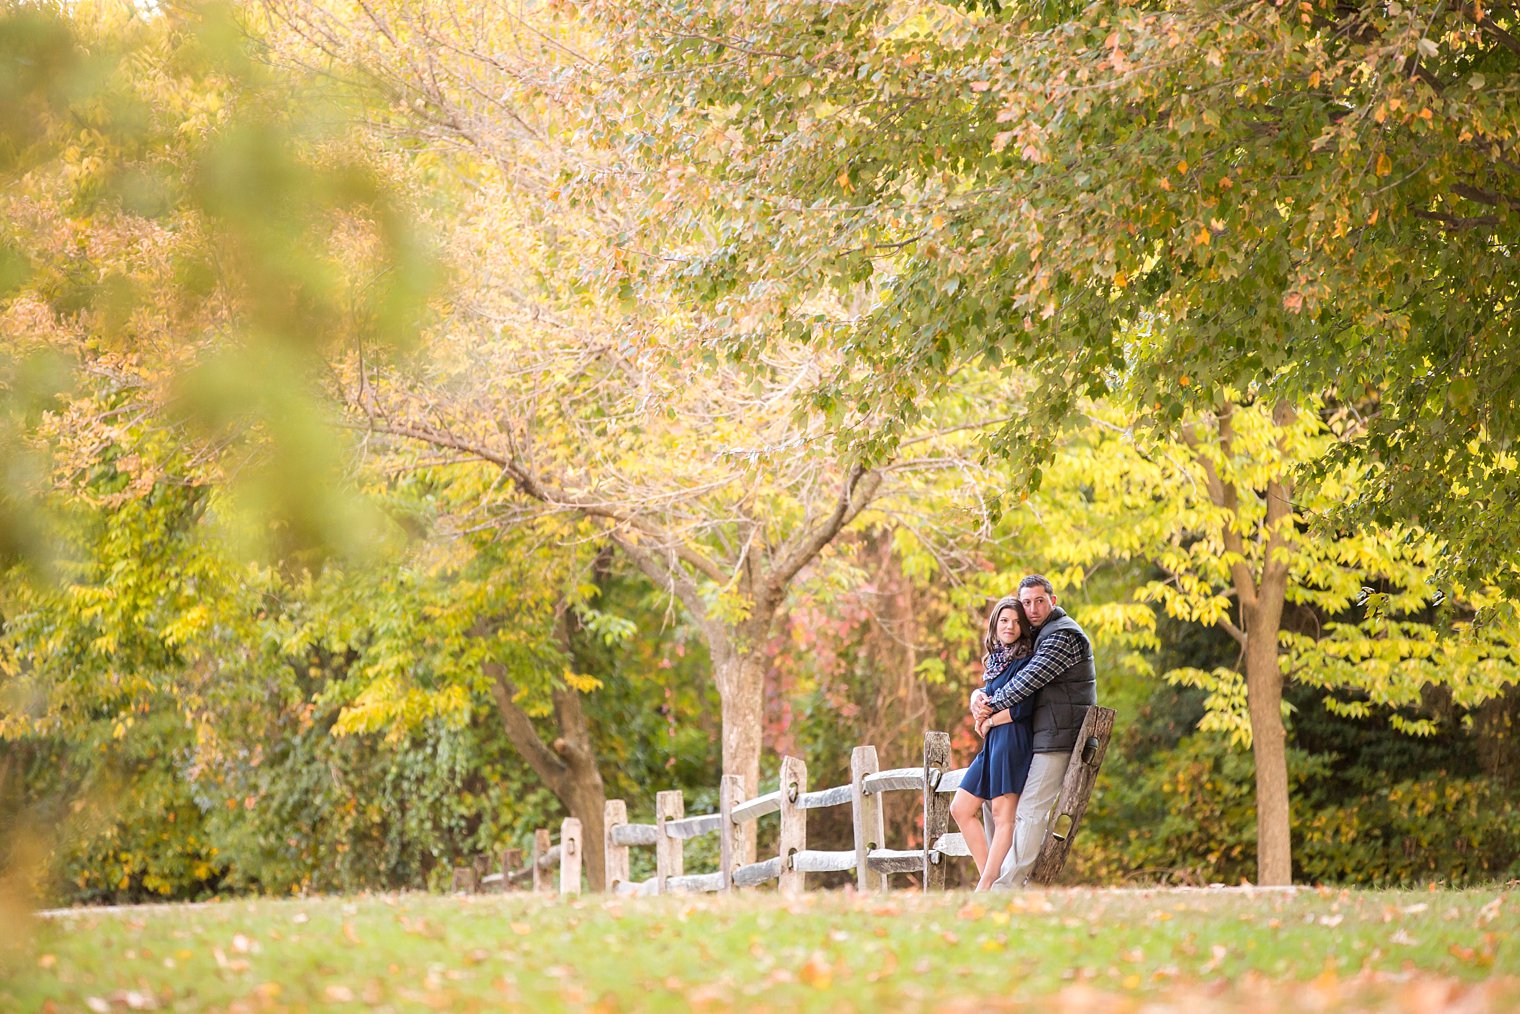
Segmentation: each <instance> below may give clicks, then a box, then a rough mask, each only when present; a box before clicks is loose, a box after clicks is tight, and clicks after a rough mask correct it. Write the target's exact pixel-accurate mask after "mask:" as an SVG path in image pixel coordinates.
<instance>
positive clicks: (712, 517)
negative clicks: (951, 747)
mask: <svg viewBox="0 0 1520 1014" xmlns="http://www.w3.org/2000/svg"><path fill="white" fill-rule="evenodd" d="M270 6H271V8H272V9H274V10H276V11H277V12H278V13H279V14H280V16H281V18H282V19H283V23H284V24H285V25H287V26H288V27H289V28H291V29H292V30H293V32H294V33H295V34H296V36H297V39H296V41H294V42H291V41H289V40H287V42H286V44H285V48H284V49H282V52H285V53H286V54H287V57H286V58H287V59H293V60H298V61H308V62H319V61H323V62H322V63H321V65H323V66H336V67H340V68H342V70H343V72H344V73H350V74H354V75H356V76H361V77H362V78H363V79H365V80H367V81H370V82H374V83H376V84H377V85H378V86H379V87H380V88H381V89H382V90H383V94H384V95H385V96H386V97H387V98H388V99H389V100H390V106H389V111H388V112H387V113H386V114H383V115H384V116H385V119H386V123H387V125H388V126H390V127H391V128H393V129H396V130H400V131H404V132H406V133H407V134H409V135H412V136H416V137H418V138H419V139H422V138H425V139H428V140H429V141H432V142H437V143H442V144H447V145H449V146H451V147H453V148H456V149H458V152H459V153H458V155H457V157H455V158H453V159H449V160H443V159H440V158H437V157H436V156H435V158H434V159H433V160H430V162H429V163H428V164H429V167H430V168H431V169H433V170H435V171H444V170H447V171H450V172H452V173H453V174H455V176H456V177H457V179H458V181H459V183H460V184H461V185H460V186H459V187H458V188H457V189H454V190H451V196H453V197H454V199H456V200H458V201H459V205H458V209H457V212H456V216H457V217H456V219H455V221H456V223H457V224H456V225H455V227H454V228H453V231H452V233H451V235H450V250H451V253H452V255H453V258H454V260H453V267H454V269H455V272H456V278H458V279H460V280H461V285H460V286H459V288H458V289H456V294H455V299H454V301H453V303H452V305H451V306H450V307H449V308H448V310H447V312H446V313H445V314H444V318H445V319H444V322H443V324H442V325H441V326H440V327H438V328H437V329H436V331H435V333H434V334H433V335H432V336H431V337H430V339H429V342H428V347H427V352H428V354H429V358H428V359H427V360H426V362H425V363H423V364H422V365H421V367H420V368H419V369H418V370H415V371H413V372H411V373H406V372H401V371H397V372H389V371H377V370H375V369H372V368H369V367H368V365H367V364H365V368H364V369H360V368H359V364H356V363H349V364H346V366H345V369H344V371H343V376H344V378H345V380H346V386H345V391H346V399H347V401H348V403H349V404H350V405H351V406H352V407H353V408H354V409H355V411H356V414H357V413H362V419H363V422H362V423H361V425H364V426H366V427H368V429H369V430H370V431H371V432H374V433H377V434H385V435H390V436H394V437H400V438H404V439H407V440H411V441H417V442H421V443H423V444H427V445H430V446H432V447H434V448H436V449H438V450H440V451H444V452H447V453H453V454H459V455H463V456H466V457H468V458H471V459H473V460H476V461H479V462H482V463H486V464H489V465H491V466H494V467H495V468H496V469H497V470H498V474H499V478H500V482H499V484H498V486H497V487H496V488H493V489H491V490H488V491H487V495H486V496H484V497H483V498H482V500H481V503H480V505H479V511H480V513H481V515H482V516H483V518H486V519H494V520H496V521H497V522H498V523H503V524H505V523H509V522H514V521H516V520H518V519H520V518H522V517H523V516H524V511H523V505H524V502H525V501H527V502H535V503H536V504H537V505H539V506H538V509H539V510H540V511H547V512H551V513H568V514H571V515H574V516H577V517H580V518H582V519H585V520H587V521H588V522H590V523H592V524H593V525H595V526H596V527H597V529H598V530H599V531H600V533H601V534H602V536H603V537H604V538H606V539H607V540H608V541H610V542H611V543H612V544H613V545H615V546H616V547H617V549H618V551H619V552H620V553H622V554H623V555H624V556H626V558H627V559H628V560H630V561H631V562H632V564H633V565H634V566H636V567H637V568H638V569H639V570H640V571H642V572H643V573H644V574H645V575H646V576H647V577H648V579H649V580H651V581H652V582H654V583H655V584H656V585H657V586H658V587H660V588H662V589H664V590H665V591H666V592H667V593H668V594H669V595H670V596H671V597H672V599H673V600H675V601H678V602H679V603H680V605H681V607H682V608H683V609H684V610H685V611H686V612H687V613H688V615H690V617H691V618H692V620H693V622H694V624H695V625H696V627H697V628H698V629H699V630H701V632H702V636H703V639H704V641H705V642H706V645H707V648H708V653H709V656H710V659H711V662H712V665H713V679H714V681H715V683H716V686H717V688H718V691H719V697H720V700H721V707H722V712H723V716H722V717H723V742H724V748H723V766H724V770H725V771H730V772H734V773H737V774H739V775H741V776H742V777H743V778H744V781H745V784H746V786H747V788H748V790H749V791H754V790H755V789H756V787H757V784H758V777H759V763H760V754H761V746H762V744H761V739H760V730H761V701H762V689H763V686H764V668H765V661H764V658H763V654H762V653H761V652H760V650H759V649H760V647H761V646H762V645H763V644H764V643H765V641H766V640H767V639H768V638H769V636H770V635H771V633H772V632H773V631H774V629H775V624H776V620H777V617H778V615H779V611H780V609H781V608H782V606H783V604H784V603H785V601H786V598H787V595H788V593H789V591H790V589H791V588H792V587H793V585H794V584H795V583H796V582H797V580H798V579H799V576H800V575H801V574H802V573H803V572H804V570H805V568H806V567H807V566H808V565H809V564H810V563H812V562H813V561H814V560H816V559H818V558H819V557H820V555H821V554H823V553H824V552H825V551H826V550H827V547H828V546H829V545H830V544H831V543H832V541H833V540H834V539H835V538H836V537H838V535H839V534H840V533H841V532H843V531H845V530H846V529H847V528H848V527H849V526H850V525H852V524H854V523H856V522H857V521H858V520H859V519H860V518H861V517H862V516H863V514H864V512H866V511H867V510H868V509H880V508H881V507H882V506H883V505H884V504H887V503H889V502H891V499H890V498H891V497H892V495H894V494H899V495H900V494H903V493H905V492H906V491H908V490H912V489H916V488H921V486H922V483H921V481H920V480H919V479H918V476H919V475H921V474H923V473H927V472H930V471H933V470H946V469H949V468H953V467H958V466H959V465H960V464H961V463H962V461H963V460H964V459H965V457H966V453H965V451H966V447H967V445H968V443H969V438H968V437H967V435H966V434H967V433H968V432H969V431H971V430H973V429H975V428H976V427H978V426H981V425H985V423H986V420H987V419H988V418H992V417H997V416H1001V415H1002V414H1003V408H1002V407H1001V406H1000V405H996V404H991V405H990V410H989V411H988V412H986V413H984V414H980V415H979V414H978V412H977V409H979V408H983V407H987V406H985V405H984V406H976V405H974V403H972V404H970V405H959V406H957V407H955V408H954V409H952V410H951V411H950V412H949V413H947V415H946V416H943V417H941V418H938V419H936V424H939V425H943V426H945V427H946V428H948V429H950V430H952V431H955V432H956V433H958V434H960V435H959V436H955V437H954V438H953V439H952V438H951V437H949V436H947V437H946V438H945V439H940V438H937V437H936V436H935V435H934V433H933V432H932V431H928V430H926V428H924V427H919V428H915V429H914V430H913V431H912V432H911V433H902V432H899V438H900V439H901V441H902V442H903V443H904V445H905V446H909V445H911V446H912V448H913V449H912V452H911V454H910V453H903V454H901V455H898V456H894V457H892V458H879V459H873V458H868V457H865V456H863V455H862V454H860V453H859V452H858V451H857V450H856V449H854V448H852V447H850V446H848V445H847V444H845V443H843V442H841V441H837V440H835V439H834V438H833V437H832V436H831V434H830V433H829V432H828V431H827V429H826V427H825V418H824V414H823V413H822V412H821V411H820V410H819V409H818V407H817V406H816V405H815V404H814V403H813V402H812V400H811V388H812V387H813V384H814V380H815V379H816V377H817V376H818V373H819V368H820V367H819V360H818V357H817V356H816V355H815V354H814V353H813V352H812V351H811V350H808V349H805V348H802V347H798V346H796V345H795V344H789V343H788V342H787V341H786V340H785V336H784V335H782V334H781V333H780V332H778V331H777V330H776V328H775V327H774V325H773V322H772V321H771V320H770V319H769V318H768V317H767V316H766V315H765V314H763V313H746V314H744V315H742V316H736V317H727V316H724V315H722V314H715V313H710V312H706V311H705V310H702V309H700V308H694V307H691V306H688V305H685V304H683V303H681V302H679V301H678V300H676V299H674V298H673V297H672V296H671V294H670V292H669V290H668V288H665V287H662V285H663V283H660V284H652V283H653V281H654V280H652V279H647V278H639V277H637V276H635V275H634V274H632V273H631V272H630V271H629V269H628V267H627V266H626V264H625V262H626V261H628V254H627V252H626V251H625V250H623V248H622V240H621V239H620V237H621V236H624V235H625V234H626V232H627V222H626V219H625V217H624V215H623V210H622V207H621V206H620V205H617V204H609V203H605V202H600V201H586V202H582V203H575V204H567V203H566V202H564V201H563V200H561V199H560V196H561V195H560V190H561V188H562V185H563V181H562V180H561V178H560V177H561V175H562V173H564V172H569V171H570V167H573V166H577V165H585V164H586V160H587V159H588V158H592V159H594V158H595V157H596V156H597V152H596V151H595V149H594V146H592V145H590V143H589V140H588V139H585V138H583V137H581V136H580V135H579V134H577V133H576V131H577V130H578V129H580V128H581V127H582V126H583V125H584V124H585V122H586V121H585V120H583V119H579V118H577V117H578V116H579V113H578V112H577V111H576V110H573V109H566V108H564V107H562V106H560V105H558V104H557V103H556V99H555V96H554V94H553V89H552V83H553V80H554V79H555V76H556V75H557V74H560V73H561V72H563V71H564V70H565V69H567V68H569V67H574V66H582V65H584V63H585V60H586V59H587V58H586V57H583V56H581V55H579V54H578V53H577V52H575V51H574V46H575V45H578V44H579V43H580V42H582V41H586V42H588V43H590V44H591V45H593V47H594V44H595V40H594V39H585V40H583V39H582V38H581V37H580V36H579V35H577V31H576V27H575V25H574V24H573V21H569V20H564V19H561V18H560V16H559V15H558V14H557V13H555V12H553V11H549V10H545V11H539V12H534V13H532V14H531V15H530V14H521V15H514V16H512V17H510V18H507V19H504V20H501V21H490V22H485V21H476V20H470V19H457V18H448V17H441V16H438V13H437V12H436V11H434V10H433V9H432V8H429V7H427V6H422V7H417V8H410V9H406V10H395V11H388V10H381V9H378V8H373V7H371V8H366V9H364V10H363V11H353V10H350V9H348V8H346V7H345V6H343V5H339V4H321V3H292V4H286V3H276V4H271V5H270ZM532 19H539V20H532ZM502 53H511V54H513V55H511V56H510V57H507V56H500V57H498V54H502ZM420 68H428V70H427V72H426V73H423V74H418V73H416V71H417V70H418V69H420ZM482 82H488V84H482ZM623 185H625V186H629V187H637V186H639V185H640V184H638V183H637V181H624V184H623ZM705 221H706V225H707V227H711V228H714V229H721V228H723V227H724V226H723V225H722V223H721V222H719V221H717V220H715V219H714V218H712V217H711V216H708V217H707V218H706V219H705ZM854 309H855V308H854V307H853V306H852V305H851V304H850V303H849V302H848V301H841V300H829V301H827V302H826V303H822V304H819V305H818V307H817V312H819V313H820V314H824V315H826V316H828V317H829V318H830V319H834V320H838V321H841V322H842V321H845V320H847V319H848V318H849V316H850V315H851V314H852V313H853V312H854ZM740 334H750V335H755V336H759V337H761V338H763V339H764V347H763V348H759V347H758V345H757V350H756V351H755V352H753V353H752V354H747V355H742V356H738V357H728V356H725V355H720V354H718V353H717V352H715V346H717V345H721V344H723V343H725V342H726V341H728V340H730V339H732V338H734V337H735V336H737V335H740ZM847 416H848V420H849V425H850V426H852V427H854V428H856V429H858V430H859V431H861V432H863V433H869V432H876V431H878V430H888V431H894V432H896V431H900V430H901V428H902V427H901V422H900V421H899V420H898V419H897V418H895V417H894V416H893V415H891V414H890V413H883V412H880V411H878V410H877V409H876V407H875V406H872V405H870V404H868V403H866V404H861V405H859V406H856V407H854V408H852V409H851V410H850V411H849V412H848V413H847ZM947 419H948V421H947ZM509 490H510V491H511V494H512V495H511V496H508V491H509Z"/></svg>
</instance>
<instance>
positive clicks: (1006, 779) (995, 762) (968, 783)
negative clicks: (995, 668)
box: [961, 655, 1034, 799]
mask: <svg viewBox="0 0 1520 1014" xmlns="http://www.w3.org/2000/svg"><path fill="white" fill-rule="evenodd" d="M1033 657H1034V656H1032V655H1026V656H1024V657H1023V658H1016V659H1014V660H1013V661H1012V662H1010V663H1008V664H1007V665H1006V666H1004V667H1003V671H1002V672H1000V673H998V674H997V675H996V676H995V677H993V679H992V680H991V681H990V682H989V683H987V685H986V686H984V687H983V688H982V689H983V691H985V692H986V694H987V696H988V697H991V696H992V695H993V694H995V693H997V692H998V691H999V690H1001V689H1003V687H1004V686H1005V685H1006V684H1007V683H1008V681H1009V680H1011V679H1013V677H1014V674H1015V673H1017V672H1019V670H1021V669H1023V668H1024V667H1025V666H1026V665H1028V664H1029V660H1030V659H1031V658H1033ZM1008 713H1009V714H1010V715H1011V716H1012V717H1013V721H1011V722H1009V723H1008V724H1006V725H995V726H993V727H992V728H990V729H988V730H987V738H986V739H985V740H984V741H983V742H982V749H981V751H980V752H979V753H978V754H977V755H976V759H975V760H973V761H972V762H971V766H970V767H969V768H967V769H966V774H965V776H964V777H962V778H961V788H963V789H965V790H966V791H967V792H969V793H971V794H972V795H973V796H976V797H977V798H978V799H995V798H997V797H998V796H1006V795H1009V794H1010V793H1020V792H1023V791H1024V782H1025V781H1026V780H1027V779H1028V778H1029V764H1030V762H1031V761H1032V760H1034V721H1033V719H1034V698H1032V697H1030V698H1026V699H1025V700H1022V701H1020V702H1019V703H1017V704H1015V705H1014V706H1013V707H1012V708H1009V709H1008Z"/></svg>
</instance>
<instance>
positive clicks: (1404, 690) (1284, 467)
mask: <svg viewBox="0 0 1520 1014" xmlns="http://www.w3.org/2000/svg"><path fill="white" fill-rule="evenodd" d="M1134 418H1135V416H1134V414H1133V413H1131V414H1128V415H1126V414H1125V413H1123V412H1122V411H1120V410H1118V409H1116V408H1112V407H1110V408H1107V409H1095V410H1093V422H1092V424H1091V425H1090V426H1089V428H1088V429H1087V430H1086V431H1085V434H1084V435H1083V437H1082V438H1081V439H1079V440H1077V441H1075V442H1074V443H1073V445H1072V446H1071V447H1070V448H1069V449H1067V450H1065V451H1063V453H1062V455H1061V456H1060V457H1059V458H1058V459H1057V460H1056V462H1055V463H1053V465H1052V469H1051V477H1050V480H1049V482H1048V484H1047V493H1046V494H1042V495H1041V496H1040V497H1038V498H1036V499H1035V500H1034V501H1032V502H1033V503H1034V504H1036V505H1037V509H1040V510H1043V511H1048V512H1050V513H1051V514H1053V515H1054V516H1057V517H1060V518H1061V519H1062V521H1063V523H1064V524H1065V525H1068V526H1069V528H1067V529H1066V531H1065V534H1064V537H1063V538H1060V539H1057V540H1056V541H1055V542H1054V543H1053V545H1052V547H1051V551H1052V553H1053V555H1054V558H1055V559H1056V560H1059V561H1062V562H1064V563H1065V564H1066V565H1068V566H1075V567H1076V568H1079V569H1077V570H1075V571H1073V572H1072V573H1071V575H1070V576H1071V577H1072V578H1073V579H1074V580H1075V581H1078V582H1079V581H1080V580H1081V576H1082V573H1083V571H1082V570H1081V569H1080V568H1087V567H1092V566H1093V565H1095V564H1097V563H1098V562H1100V561H1112V560H1119V561H1136V562H1148V563H1151V564H1153V565H1154V566H1155V567H1156V568H1158V569H1159V570H1160V572H1161V576H1160V577H1159V578H1156V579H1155V580H1151V581H1148V582H1146V583H1144V584H1142V585H1141V586H1140V587H1139V588H1138V589H1137V590H1136V591H1135V593H1134V596H1135V600H1136V601H1138V602H1141V603H1147V602H1148V603H1156V604H1158V605H1159V606H1160V607H1161V608H1162V609H1164V610H1165V612H1166V613H1167V615H1169V616H1172V617H1175V618H1177V619H1180V620H1183V621H1186V622H1190V623H1198V624H1202V625H1204V626H1211V627H1216V628H1218V629H1220V630H1222V631H1224V632H1226V633H1228V634H1229V636H1230V637H1231V638H1233V639H1234V640H1235V641H1236V643H1237V644H1238V645H1239V649H1240V655H1239V660H1238V661H1237V663H1236V664H1235V665H1233V666H1223V667H1218V668H1216V669H1214V670H1212V671H1208V672H1205V671H1201V670H1197V669H1176V670H1172V671H1170V672H1168V673H1166V674H1165V675H1166V677H1167V678H1168V679H1171V680H1174V681H1179V682H1185V683H1188V684H1191V685H1194V686H1200V687H1204V688H1205V689H1207V690H1208V692H1209V697H1208V701H1207V703H1208V712H1207V714H1206V715H1205V718H1204V721H1203V723H1202V724H1203V727H1204V728H1208V729H1214V730H1216V731H1221V732H1224V733H1227V734H1228V735H1229V736H1230V738H1231V739H1232V740H1233V741H1235V742H1238V743H1241V744H1248V745H1249V746H1250V747H1251V749H1252V752H1253V754H1254V757H1255V779H1256V814H1257V836H1258V843H1257V849H1258V852H1257V862H1258V882H1259V883H1262V884H1286V883H1289V882H1291V878H1292V848H1291V842H1290V832H1289V826H1290V822H1289V783H1288V773H1287V763H1286V749H1287V735H1286V730H1285V728H1284V723H1283V712H1284V705H1283V683H1284V680H1285V679H1289V678H1291V679H1295V680H1297V681H1299V682H1300V683H1303V684H1306V685H1308V686H1312V687H1317V688H1320V689H1322V690H1323V691H1324V694H1325V702H1326V705H1327V706H1328V707H1330V708H1331V709H1332V710H1334V711H1336V712H1338V713H1340V714H1345V715H1355V716H1365V715H1366V714H1368V713H1369V712H1370V709H1371V708H1373V707H1385V708H1391V709H1394V710H1393V713H1392V720H1393V722H1394V724H1395V726H1397V727H1399V728H1401V729H1403V730H1404V731H1407V732H1410V733H1414V734H1421V735H1423V734H1429V733H1431V732H1433V731H1434V724H1433V723H1432V721H1431V720H1430V719H1428V718H1409V717H1406V716H1405V715H1404V714H1401V713H1400V710H1399V709H1410V708H1415V707H1417V706H1418V705H1419V704H1420V701H1421V694H1422V692H1423V691H1425V690H1426V688H1431V687H1441V688H1444V689H1446V690H1448V691H1450V693H1451V694H1452V698H1453V700H1454V701H1455V702H1456V703H1457V704H1458V705H1459V706H1460V707H1464V708H1471V707H1474V706H1476V705H1477V704H1479V703H1482V702H1483V701H1485V700H1487V699H1490V698H1493V697H1497V696H1499V695H1500V694H1502V693H1503V692H1504V691H1505V689H1506V688H1508V687H1511V686H1513V685H1515V684H1516V683H1520V649H1517V644H1520V626H1517V623H1516V619H1515V611H1514V609H1513V607H1512V605H1511V604H1510V603H1508V602H1505V601H1504V600H1503V599H1501V598H1499V597H1498V596H1497V595H1496V593H1495V591H1494V589H1492V588H1484V587H1478V588H1469V587H1466V586H1464V585H1463V584H1462V583H1461V582H1460V581H1459V580H1457V579H1456V578H1454V577H1453V576H1452V575H1451V574H1450V573H1448V572H1443V571H1442V570H1441V569H1440V568H1439V566H1438V564H1439V561H1440V559H1441V551H1440V547H1439V546H1438V545H1437V544H1436V543H1435V542H1434V540H1433V539H1432V538H1431V537H1430V536H1429V535H1428V534H1427V533H1425V532H1422V531H1420V530H1418V529H1410V528H1401V527H1396V528H1391V529H1387V530H1371V531H1359V532H1341V533H1338V534H1337V535H1336V536H1335V537H1325V536H1324V535H1322V534H1318V533H1315V532H1313V531H1311V529H1310V525H1309V522H1310V521H1311V519H1312V518H1313V516H1314V515H1315V514H1318V513H1321V512H1324V511H1326V510H1328V509H1330V508H1331V507H1332V506H1333V505H1334V504H1336V503H1338V502H1342V501H1343V500H1344V499H1347V498H1350V497H1353V496H1355V495H1356V490H1357V488H1358V486H1359V485H1360V484H1362V483H1366V482H1369V481H1375V480H1374V479H1373V478H1372V477H1371V476H1370V474H1369V470H1365V469H1360V470H1359V469H1344V470H1340V471H1337V472H1335V473H1332V474H1329V475H1327V476H1326V478H1325V479H1324V481H1323V482H1321V483H1320V484H1318V485H1315V486H1309V487H1296V486H1295V485H1294V482H1293V478H1292V477H1293V475H1294V472H1295V470H1296V469H1297V468H1299V467H1300V466H1301V465H1302V464H1303V463H1304V462H1309V461H1315V460H1318V459H1320V458H1321V457H1322V456H1323V455H1324V454H1325V453H1326V445H1328V444H1330V443H1331V442H1332V441H1335V440H1337V439H1340V438H1341V437H1342V433H1341V432H1338V431H1342V430H1344V429H1345V428H1347V427H1350V426H1354V425H1357V422H1356V417H1355V415H1354V413H1352V412H1350V411H1348V410H1345V409H1339V410H1337V409H1334V408H1331V407H1327V406H1324V405H1309V406H1306V407H1305V408H1303V409H1295V408H1294V407H1293V406H1290V405H1288V404H1286V403H1284V402H1276V403H1273V404H1269V405H1263V404H1260V403H1255V404H1253V403H1250V402H1247V401H1241V400H1231V399H1228V398H1225V399H1222V403H1221V406H1220V407H1219V408H1218V409H1217V410H1216V411H1214V412H1212V413H1208V414H1201V415H1198V416H1194V417H1190V418H1188V419H1187V420H1186V421H1185V423H1184V425H1183V427H1182V438H1181V439H1180V440H1177V441H1166V440H1164V439H1159V438H1158V437H1157V436H1156V435H1155V434H1153V433H1150V432H1148V431H1147V430H1146V429H1145V428H1143V427H1137V426H1135V425H1134ZM1475 610H1481V618H1480V619H1475V618H1474V611H1475ZM1320 617H1324V618H1325V619H1324V621H1323V622H1321V620H1320V619H1319V618H1320ZM1114 618H1115V619H1116V620H1119V621H1120V622H1121V623H1123V624H1126V625H1128V626H1129V627H1130V630H1131V632H1132V633H1133V632H1135V631H1138V632H1139V634H1140V639H1141V640H1142V641H1146V640H1152V643H1153V631H1154V617H1152V616H1148V615H1147V614H1146V613H1145V612H1143V611H1135V610H1133V608H1129V609H1125V610H1122V611H1121V612H1119V613H1117V614H1116V615H1115V617H1114Z"/></svg>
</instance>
